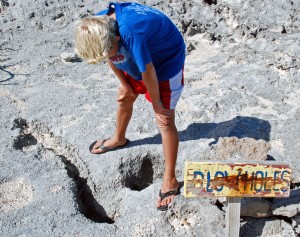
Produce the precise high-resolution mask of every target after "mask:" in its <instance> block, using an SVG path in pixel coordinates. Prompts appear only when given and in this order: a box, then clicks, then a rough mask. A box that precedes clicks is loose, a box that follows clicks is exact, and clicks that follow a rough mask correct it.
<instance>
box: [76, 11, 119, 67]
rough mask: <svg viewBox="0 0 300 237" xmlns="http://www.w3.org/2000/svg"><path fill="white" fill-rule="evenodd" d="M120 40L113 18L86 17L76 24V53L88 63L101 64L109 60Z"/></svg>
mask: <svg viewBox="0 0 300 237" xmlns="http://www.w3.org/2000/svg"><path fill="white" fill-rule="evenodd" d="M118 39H119V37H118V36H116V21H115V20H114V19H113V18H111V17H109V16H106V15H104V16H97V17H86V18H83V19H81V20H79V21H78V22H77V23H76V28H75V53H76V54H77V55H78V56H79V57H81V58H82V59H86V60H87V62H88V63H99V62H101V61H103V60H104V59H105V58H107V56H108V54H109V51H110V50H111V49H112V48H113V47H114V45H115V44H116V43H117V41H118Z"/></svg>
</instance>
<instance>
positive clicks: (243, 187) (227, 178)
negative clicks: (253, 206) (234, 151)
mask: <svg viewBox="0 0 300 237" xmlns="http://www.w3.org/2000/svg"><path fill="white" fill-rule="evenodd" d="M290 176H291V169H290V167H289V166H288V165H287V164H283V163H279V162H271V161H270V162H267V161H265V162H260V163H248V162H247V163H229V162H228V163H225V162H224V163H223V162H212V161H207V162H186V164H185V174H184V196H185V197H186V198H188V197H211V196H219V197H288V196H289V194H290Z"/></svg>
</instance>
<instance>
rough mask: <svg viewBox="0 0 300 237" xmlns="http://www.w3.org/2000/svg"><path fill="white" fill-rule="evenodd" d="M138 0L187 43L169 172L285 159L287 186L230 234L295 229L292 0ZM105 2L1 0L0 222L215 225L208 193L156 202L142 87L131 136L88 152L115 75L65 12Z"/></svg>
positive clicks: (296, 88)
mask: <svg viewBox="0 0 300 237" xmlns="http://www.w3.org/2000/svg"><path fill="white" fill-rule="evenodd" d="M139 2H141V3H147V4H149V5H152V6H154V7H156V8H158V9H161V10H163V11H164V12H165V13H166V14H167V15H168V16H170V17H171V19H172V20H173V21H174V23H175V24H176V25H178V27H179V28H180V30H181V31H182V33H183V35H184V37H185V41H186V45H187V58H186V64H185V89H184V91H183V94H182V98H181V99H180V101H179V103H178V106H177V108H176V116H177V118H176V122H177V128H178V131H179V138H180V148H179V155H178V161H177V167H176V174H177V176H178V178H179V180H180V181H182V180H183V170H184V163H185V161H186V160H190V161H201V160H203V159H205V158H209V159H218V160H220V159H224V158H226V159H227V158H228V157H231V158H233V157H236V159H238V158H239V159H251V160H254V159H258V160H265V159H268V160H270V159H271V160H276V161H280V162H288V163H290V164H291V165H292V184H291V187H292V194H293V195H294V194H295V196H293V195H292V196H291V197H290V198H287V199H283V200H277V199H274V200H268V201H267V202H265V201H259V203H260V204H261V205H262V208H261V210H265V211H264V212H263V213H264V215H266V216H269V214H270V213H269V210H270V209H269V208H270V205H271V211H272V214H270V217H267V218H252V217H243V221H242V222H241V235H242V236H245V237H247V236H254V235H255V236H265V237H267V236H268V237H269V236H297V235H299V205H298V204H299V202H298V196H299V195H298V190H299V183H300V164H299V144H300V136H299V130H300V101H299V94H300V81H299V77H300V72H299V68H300V61H299V58H300V49H299V45H300V44H299V36H300V32H299V30H300V29H299V25H300V18H299V13H300V12H299V9H300V3H299V1H290V0H288V1H279V0H270V1H263V0H255V1H230V0H216V1H214V0H212V1H208V0H207V1H206V0H205V1H195V0H187V1H183V0H173V1H161V0H151V1H139ZM107 5H108V1H93V0H88V1H71V0H64V1H61V0H46V1H45V0H28V1H21V0H8V1H7V0H0V34H1V39H0V97H1V104H0V108H1V109H0V118H1V123H0V133H1V136H0V144H1V145H0V167H1V172H0V194H1V195H0V203H1V207H0V209H1V212H0V222H1V229H0V235H1V236H116V235H119V236H168V237H169V236H183V235H184V236H195V235H197V236H224V233H225V211H226V206H225V205H224V204H223V202H220V201H218V199H199V200H198V199H197V200H196V199H195V200H190V199H188V200H187V199H184V198H183V197H182V196H179V197H178V198H176V201H175V202H174V203H173V205H172V208H171V209H170V210H169V211H168V212H166V213H161V212H158V211H157V210H156V208H155V200H156V198H157V195H158V191H159V189H160V185H161V178H162V175H163V165H164V161H163V157H162V147H161V145H160V144H161V138H160V135H159V132H158V129H157V128H156V125H155V122H154V115H153V111H152V108H151V105H150V104H148V103H147V102H146V101H145V100H144V98H142V97H140V98H139V99H138V100H137V102H136V104H135V106H134V114H133V117H132V121H131V123H130V125H129V127H128V132H127V137H128V139H129V140H130V141H131V142H130V145H129V146H128V147H126V148H124V149H122V150H117V151H113V152H108V153H105V154H102V155H100V156H95V155H92V154H90V153H89V151H88V147H89V145H90V143H92V142H93V141H94V140H96V139H102V138H108V137H110V136H112V134H113V129H114V127H115V110H116V102H115V99H116V94H117V91H116V88H117V86H118V81H117V79H116V78H115V76H114V75H113V73H112V72H111V71H109V70H108V67H107V65H106V64H105V63H103V64H100V65H97V66H95V65H87V64H86V63H85V62H84V61H81V60H79V59H78V58H77V57H76V55H75V54H74V49H73V47H74V39H73V32H74V22H75V21H76V20H78V19H80V18H81V17H85V16H89V15H93V14H94V13H96V12H98V11H100V10H102V9H103V8H104V7H106V6H107ZM9 203H10V204H9ZM2 204H3V205H2ZM11 204H12V205H11ZM248 204H249V205H250V203H248ZM248 204H247V205H248ZM247 205H246V206H247ZM251 205H253V203H252V204H251ZM261 210H260V211H261ZM259 213H262V212H258V211H257V212H255V211H254V212H253V213H248V214H247V215H246V214H245V215H246V216H257V217H259V216H258V215H259ZM260 217H261V216H260ZM204 230H205V231H204Z"/></svg>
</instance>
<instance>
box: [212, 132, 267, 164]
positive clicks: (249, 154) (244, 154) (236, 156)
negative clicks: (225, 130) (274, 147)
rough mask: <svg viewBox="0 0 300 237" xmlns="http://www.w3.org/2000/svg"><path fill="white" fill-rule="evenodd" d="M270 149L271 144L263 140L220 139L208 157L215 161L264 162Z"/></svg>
mask: <svg viewBox="0 0 300 237" xmlns="http://www.w3.org/2000/svg"><path fill="white" fill-rule="evenodd" d="M270 148H271V147H270V144H269V143H267V142H266V141H264V140H262V139H260V140H255V139H253V138H242V139H238V138H237V137H228V138H220V139H219V141H218V143H217V144H216V145H212V147H211V151H210V153H208V156H209V158H210V159H214V160H236V161H247V160H248V161H255V160H257V161H264V160H267V158H268V152H269V150H270Z"/></svg>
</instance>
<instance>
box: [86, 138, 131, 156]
mask: <svg viewBox="0 0 300 237" xmlns="http://www.w3.org/2000/svg"><path fill="white" fill-rule="evenodd" d="M127 143H128V140H127V139H125V140H123V141H120V140H115V139H114V138H110V139H107V140H106V139H104V140H97V141H95V142H94V143H92V144H91V146H90V152H91V153H93V154H101V153H104V152H107V151H109V150H112V149H115V148H118V147H122V146H125V145H126V144H127Z"/></svg>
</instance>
